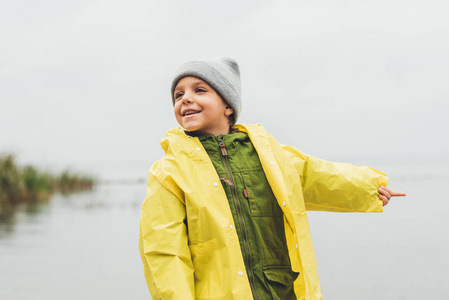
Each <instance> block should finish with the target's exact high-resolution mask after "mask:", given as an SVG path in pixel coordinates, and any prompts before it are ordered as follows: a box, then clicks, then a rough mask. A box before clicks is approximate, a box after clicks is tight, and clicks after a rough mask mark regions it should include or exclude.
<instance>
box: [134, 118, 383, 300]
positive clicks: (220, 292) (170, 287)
mask: <svg viewBox="0 0 449 300" xmlns="http://www.w3.org/2000/svg"><path fill="white" fill-rule="evenodd" d="M236 127H237V128H238V129H239V130H240V131H244V132H247V133H248V135H249V137H250V139H251V142H252V143H253V144H254V147H255V149H256V151H257V153H258V155H259V159H260V161H261V164H262V167H263V169H264V172H265V174H266V177H267V179H268V182H269V183H270V186H271V188H272V190H273V193H274V195H275V196H276V199H277V201H278V203H279V206H280V207H281V208H282V210H283V212H284V224H285V234H286V237H287V246H288V249H289V256H290V261H291V264H292V269H293V271H295V272H299V273H300V274H299V276H298V278H297V279H296V281H295V283H294V287H295V293H296V296H297V298H298V299H310V300H312V299H321V298H322V296H321V291H320V284H319V279H318V272H317V266H316V262H315V254H314V250H313V246H312V240H311V236H310V230H309V223H308V220H307V215H306V210H322V211H335V212H381V211H382V201H381V200H380V199H379V198H378V192H377V189H378V187H379V186H380V185H383V186H386V185H387V182H388V179H387V177H386V175H385V174H383V173H381V172H379V171H377V170H374V169H371V168H369V167H355V166H352V165H350V164H344V163H332V162H327V161H324V160H321V159H318V158H314V157H311V156H307V155H305V154H303V153H301V152H300V151H298V150H297V149H295V148H293V147H290V146H283V145H281V144H279V143H278V142H277V141H276V140H275V139H274V138H273V137H272V136H271V135H269V134H268V133H267V132H266V131H265V130H264V129H263V128H262V127H261V126H260V125H237V126H236ZM161 145H162V148H163V149H164V151H165V152H166V155H165V156H164V157H163V158H162V159H161V160H159V161H158V162H156V163H155V164H154V165H153V166H152V168H151V170H150V173H149V178H148V184H147V196H146V199H145V201H144V203H143V205H142V213H141V224H140V237H139V250H140V253H141V256H142V261H143V265H144V272H145V278H146V281H147V284H148V287H149V290H150V293H151V295H152V297H153V299H223V300H224V299H226V300H228V299H252V297H253V296H252V292H251V288H250V285H249V282H248V278H247V275H246V271H245V263H244V261H243V257H242V253H241V250H240V246H239V239H238V236H237V233H236V231H235V229H234V228H235V226H234V221H233V218H232V214H231V210H230V208H229V204H228V200H227V198H226V194H225V192H224V190H223V187H222V185H221V184H220V179H219V177H218V175H217V172H216V170H215V168H214V166H213V165H212V162H211V161H210V159H209V156H208V154H207V153H206V151H205V150H204V148H203V147H202V144H201V142H200V141H199V140H198V138H191V137H188V136H187V135H186V134H185V133H184V131H183V130H182V129H181V128H176V129H172V130H170V131H168V132H167V137H166V138H164V139H161Z"/></svg>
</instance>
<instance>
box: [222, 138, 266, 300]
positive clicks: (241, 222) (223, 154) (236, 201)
mask: <svg viewBox="0 0 449 300" xmlns="http://www.w3.org/2000/svg"><path fill="white" fill-rule="evenodd" d="M218 144H219V145H220V150H221V158H222V160H223V164H224V166H225V168H226V172H227V173H228V176H229V180H227V179H226V178H220V180H224V181H226V182H227V183H228V184H229V185H230V186H231V190H232V196H233V197H234V202H235V206H236V209H237V215H238V216H239V221H240V225H241V226H242V235H243V244H244V246H245V250H246V251H245V252H246V261H247V263H248V277H249V284H250V286H251V289H252V291H253V294H254V299H257V300H258V299H259V296H257V292H256V288H255V286H254V275H253V273H252V272H251V253H250V251H249V246H248V241H247V240H246V229H245V225H244V223H243V218H242V214H241V212H240V204H239V202H238V200H237V194H236V191H235V185H234V180H233V179H232V175H231V171H229V167H228V162H227V160H226V157H227V156H228V151H226V146H225V144H224V143H223V139H220V141H219V142H218Z"/></svg>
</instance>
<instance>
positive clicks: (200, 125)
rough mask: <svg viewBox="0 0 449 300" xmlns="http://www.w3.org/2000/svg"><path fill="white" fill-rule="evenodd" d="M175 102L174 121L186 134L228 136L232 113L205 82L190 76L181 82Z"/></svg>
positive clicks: (175, 95) (175, 94)
mask: <svg viewBox="0 0 449 300" xmlns="http://www.w3.org/2000/svg"><path fill="white" fill-rule="evenodd" d="M174 98H175V107H174V111H175V116H176V120H177V121H178V123H179V125H181V126H182V127H183V128H184V129H185V130H187V131H195V132H196V133H197V134H199V135H205V134H214V135H216V136H217V135H219V134H227V133H228V132H229V115H231V114H232V113H233V112H234V111H233V110H232V108H230V107H229V106H227V105H226V103H225V102H224V101H223V99H222V98H221V97H220V95H218V93H217V92H216V91H215V90H214V89H213V88H212V87H211V86H210V85H209V84H207V83H206V82H205V81H203V80H201V79H199V78H197V77H193V76H188V77H184V78H182V79H181V80H179V82H178V84H177V85H176V88H175V91H174Z"/></svg>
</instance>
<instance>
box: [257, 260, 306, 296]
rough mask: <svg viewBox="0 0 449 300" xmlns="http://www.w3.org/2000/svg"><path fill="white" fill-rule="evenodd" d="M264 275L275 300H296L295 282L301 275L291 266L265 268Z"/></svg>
mask: <svg viewBox="0 0 449 300" xmlns="http://www.w3.org/2000/svg"><path fill="white" fill-rule="evenodd" d="M263 274H264V275H265V280H266V283H267V285H268V287H269V289H270V292H271V295H272V297H273V299H296V296H295V290H294V288H293V282H295V280H296V278H297V277H298V275H299V273H297V272H293V271H292V269H291V267H290V266H265V267H263Z"/></svg>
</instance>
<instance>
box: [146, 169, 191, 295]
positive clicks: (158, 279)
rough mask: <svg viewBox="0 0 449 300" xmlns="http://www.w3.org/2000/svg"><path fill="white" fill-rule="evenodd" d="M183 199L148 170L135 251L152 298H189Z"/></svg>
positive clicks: (189, 265)
mask: <svg viewBox="0 0 449 300" xmlns="http://www.w3.org/2000/svg"><path fill="white" fill-rule="evenodd" d="M185 219H186V209H185V206H184V203H183V202H182V201H181V200H180V199H179V198H178V197H177V196H175V195H174V194H173V193H171V192H170V191H169V190H167V189H166V188H164V187H163V186H162V185H161V184H160V183H159V181H158V180H157V179H156V178H155V177H154V176H153V175H152V174H151V172H150V175H149V178H148V184H147V195H146V198H145V201H144V203H143V205H142V211H141V220H140V234H139V251H140V255H141V257H142V261H143V266H144V272H145V279H146V281H147V284H148V288H149V290H150V293H151V296H152V298H153V299H193V298H194V295H195V293H194V277H193V264H192V259H191V255H190V250H189V247H188V238H187V228H186V225H185Z"/></svg>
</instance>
